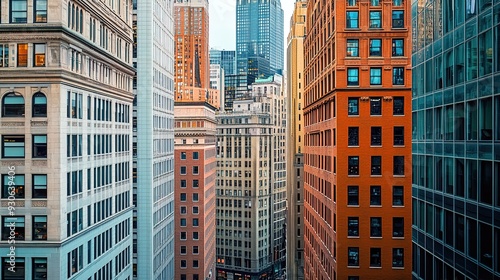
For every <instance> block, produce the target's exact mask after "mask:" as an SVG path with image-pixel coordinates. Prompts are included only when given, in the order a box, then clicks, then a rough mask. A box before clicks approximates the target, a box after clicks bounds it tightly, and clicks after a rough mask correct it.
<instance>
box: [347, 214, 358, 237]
mask: <svg viewBox="0 0 500 280" xmlns="http://www.w3.org/2000/svg"><path fill="white" fill-rule="evenodd" d="M347 236H359V218H358V217H347Z"/></svg>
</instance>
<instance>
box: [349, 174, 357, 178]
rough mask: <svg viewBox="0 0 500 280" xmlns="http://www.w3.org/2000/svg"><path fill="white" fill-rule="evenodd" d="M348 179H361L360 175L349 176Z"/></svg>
mask: <svg viewBox="0 0 500 280" xmlns="http://www.w3.org/2000/svg"><path fill="white" fill-rule="evenodd" d="M347 177H348V178H359V175H347Z"/></svg>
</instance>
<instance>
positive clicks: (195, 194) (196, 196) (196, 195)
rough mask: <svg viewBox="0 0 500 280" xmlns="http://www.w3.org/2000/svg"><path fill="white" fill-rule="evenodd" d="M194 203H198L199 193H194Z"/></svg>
mask: <svg viewBox="0 0 500 280" xmlns="http://www.w3.org/2000/svg"><path fill="white" fill-rule="evenodd" d="M193 201H194V202H196V201H198V194H197V193H193Z"/></svg>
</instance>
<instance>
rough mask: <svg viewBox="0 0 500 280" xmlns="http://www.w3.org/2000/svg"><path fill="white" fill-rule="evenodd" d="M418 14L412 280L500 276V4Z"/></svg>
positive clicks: (422, 8)
mask: <svg viewBox="0 0 500 280" xmlns="http://www.w3.org/2000/svg"><path fill="white" fill-rule="evenodd" d="M413 15H414V16H413V19H412V22H413V28H414V33H413V40H414V41H413V55H412V58H413V61H414V64H413V81H414V82H413V100H412V101H413V127H412V129H411V131H412V137H413V141H412V146H413V170H414V171H413V192H412V193H413V228H412V231H413V235H412V236H413V279H500V144H499V143H500V49H499V46H500V2H499V1H492V0H483V1H475V0H466V1H413ZM393 48H394V47H393Z"/></svg>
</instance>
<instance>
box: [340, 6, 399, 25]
mask: <svg viewBox="0 0 500 280" xmlns="http://www.w3.org/2000/svg"><path fill="white" fill-rule="evenodd" d="M369 17H370V25H369V27H368V28H383V26H382V12H381V11H370V12H369ZM404 23H405V20H404V11H402V10H393V11H392V20H391V27H392V28H405V25H404ZM346 28H354V29H359V28H360V27H359V11H354V10H348V11H347V12H346Z"/></svg>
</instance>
